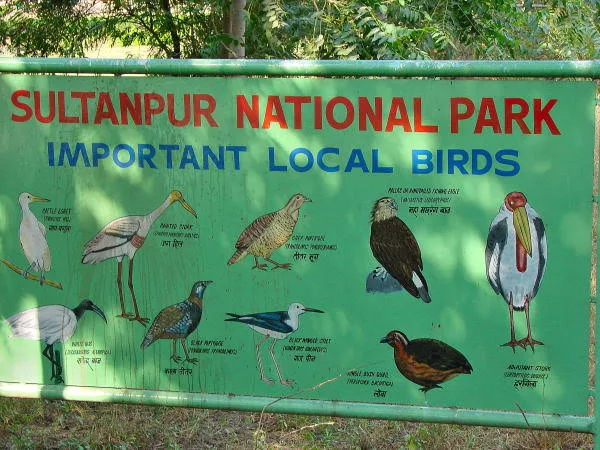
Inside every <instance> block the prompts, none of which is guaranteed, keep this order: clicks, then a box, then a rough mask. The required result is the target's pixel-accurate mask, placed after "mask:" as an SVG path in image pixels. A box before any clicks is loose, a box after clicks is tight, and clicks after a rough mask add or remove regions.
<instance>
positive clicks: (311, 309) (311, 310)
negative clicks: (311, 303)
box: [304, 306, 325, 313]
mask: <svg viewBox="0 0 600 450" xmlns="http://www.w3.org/2000/svg"><path fill="white" fill-rule="evenodd" d="M304 312H316V313H324V312H325V311H321V310H320V309H315V308H308V307H306V306H305V307H304Z"/></svg>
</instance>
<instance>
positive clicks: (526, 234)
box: [485, 192, 548, 352]
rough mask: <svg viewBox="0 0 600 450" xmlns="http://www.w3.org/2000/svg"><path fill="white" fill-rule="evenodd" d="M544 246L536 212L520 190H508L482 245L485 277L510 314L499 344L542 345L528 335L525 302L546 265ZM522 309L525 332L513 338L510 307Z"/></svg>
mask: <svg viewBox="0 0 600 450" xmlns="http://www.w3.org/2000/svg"><path fill="white" fill-rule="evenodd" d="M547 258H548V248H547V244H546V232H545V228H544V223H543V222H542V219H541V218H540V216H539V215H538V214H537V213H536V212H535V210H534V209H533V208H532V207H531V205H530V204H529V203H528V202H527V198H526V197H525V195H523V193H521V192H511V193H510V194H508V195H507V196H506V197H505V199H504V203H503V205H502V206H501V207H500V211H499V212H498V215H497V216H496V217H495V218H494V220H493V221H492V223H491V225H490V230H489V234H488V238H487V245H486V249H485V263H486V270H487V278H488V281H489V282H490V285H491V286H492V288H493V289H494V292H496V294H500V295H502V297H504V300H505V301H506V303H507V304H508V311H509V314H510V341H508V342H507V343H505V344H503V346H507V347H511V348H512V349H513V352H514V350H515V346H517V345H518V346H521V347H523V348H524V349H527V346H528V345H529V346H530V347H531V349H532V350H534V345H535V344H537V345H543V342H540V341H537V340H535V339H533V337H532V336H531V323H530V319H529V306H530V304H531V301H532V300H533V298H534V297H535V296H536V294H537V292H538V289H539V287H540V283H541V281H542V278H543V276H544V271H545V269H546V261H547ZM515 310H516V311H523V310H525V317H526V320H527V336H526V337H525V338H524V339H521V340H518V341H517V340H516V339H515V326H514V322H513V311H515Z"/></svg>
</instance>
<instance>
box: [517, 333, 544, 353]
mask: <svg viewBox="0 0 600 450" xmlns="http://www.w3.org/2000/svg"><path fill="white" fill-rule="evenodd" d="M518 344H519V345H520V346H521V347H523V348H524V349H525V350H527V346H528V345H529V346H530V347H531V351H535V348H534V345H544V343H543V342H541V341H536V340H535V339H533V338H532V337H531V336H527V337H525V338H523V339H521V340H520V341H518Z"/></svg>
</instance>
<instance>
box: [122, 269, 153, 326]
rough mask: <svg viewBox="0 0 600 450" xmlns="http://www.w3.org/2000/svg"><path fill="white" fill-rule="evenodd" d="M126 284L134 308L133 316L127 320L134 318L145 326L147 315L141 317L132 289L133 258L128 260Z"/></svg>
mask: <svg viewBox="0 0 600 450" xmlns="http://www.w3.org/2000/svg"><path fill="white" fill-rule="evenodd" d="M127 285H128V286H129V290H130V291H131V298H132V299H133V308H134V310H135V316H134V317H130V318H129V320H135V321H137V322H139V323H141V324H142V325H144V326H146V322H148V318H147V317H141V316H140V311H139V310H138V306H137V300H136V299H135V292H134V291H133V258H132V259H130V260H129V279H128V280H127Z"/></svg>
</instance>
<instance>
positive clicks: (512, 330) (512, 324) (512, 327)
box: [501, 294, 521, 353]
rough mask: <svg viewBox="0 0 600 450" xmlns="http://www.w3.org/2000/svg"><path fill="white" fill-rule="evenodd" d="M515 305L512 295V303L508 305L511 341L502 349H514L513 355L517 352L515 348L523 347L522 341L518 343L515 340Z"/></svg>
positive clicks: (503, 345)
mask: <svg viewBox="0 0 600 450" xmlns="http://www.w3.org/2000/svg"><path fill="white" fill-rule="evenodd" d="M513 311H514V308H513V304H512V294H510V301H509V303H508V312H509V313H510V341H508V342H507V343H505V344H502V345H501V347H511V348H512V349H513V353H514V351H515V347H516V346H517V345H519V346H520V345H521V341H517V340H516V339H515V322H514V320H513Z"/></svg>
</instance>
